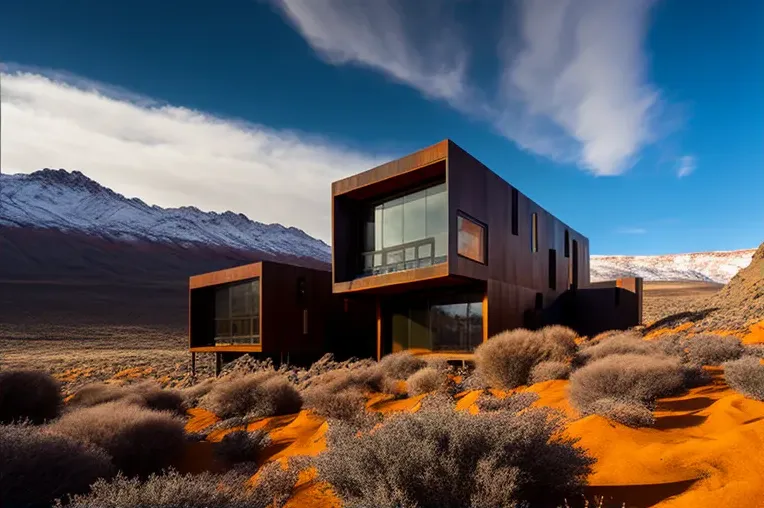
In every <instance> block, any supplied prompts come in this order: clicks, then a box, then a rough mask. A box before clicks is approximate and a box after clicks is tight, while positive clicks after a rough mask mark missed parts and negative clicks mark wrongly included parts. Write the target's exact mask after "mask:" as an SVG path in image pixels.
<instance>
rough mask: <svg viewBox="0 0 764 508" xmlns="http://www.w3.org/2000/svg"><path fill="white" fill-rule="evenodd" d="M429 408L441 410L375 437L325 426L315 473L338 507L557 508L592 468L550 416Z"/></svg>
mask: <svg viewBox="0 0 764 508" xmlns="http://www.w3.org/2000/svg"><path fill="white" fill-rule="evenodd" d="M431 398H432V399H437V398H441V399H443V400H444V402H443V403H433V404H429V403H428V404H425V403H424V402H423V404H422V407H421V409H420V410H419V411H417V412H415V413H408V412H402V413H398V414H395V415H392V416H390V417H388V418H386V419H385V421H384V422H383V423H382V425H381V426H377V427H376V428H374V429H373V430H367V431H361V432H359V431H358V430H357V428H356V427H353V426H351V425H347V424H344V423H343V422H331V423H330V425H329V431H328V433H327V442H328V448H327V451H325V452H323V453H322V454H320V455H319V456H318V457H316V459H315V464H316V467H317V470H318V473H319V475H320V478H322V479H323V480H325V481H327V482H328V483H330V484H331V486H332V488H333V490H334V492H336V493H337V495H338V496H339V497H340V498H341V499H342V501H343V503H344V504H343V505H344V506H357V507H361V506H375V507H391V508H392V507H401V508H403V507H414V506H417V507H421V508H428V507H445V508H448V507H463V506H525V504H523V503H527V505H528V506H557V504H553V503H558V502H561V501H562V499H563V498H564V497H565V496H569V495H572V494H574V493H575V492H576V491H577V490H578V489H580V487H581V486H582V485H583V484H584V483H585V479H586V476H587V474H588V473H589V472H590V470H591V465H592V463H593V461H592V460H591V459H590V458H588V457H587V456H586V454H585V452H584V451H583V450H582V449H581V448H579V447H577V446H576V441H575V440H573V439H570V438H567V437H565V436H563V435H562V434H561V432H560V431H561V430H562V427H563V423H562V420H561V419H560V418H559V416H557V415H556V414H555V413H553V412H552V411H550V410H548V409H545V408H541V409H528V410H526V411H522V412H520V413H513V412H511V411H493V412H486V413H478V414H476V415H472V414H470V413H468V412H466V411H455V410H454V409H453V407H452V404H451V403H449V401H448V400H446V398H445V396H443V395H440V396H431V397H426V398H425V400H428V399H431ZM451 402H452V401H451Z"/></svg>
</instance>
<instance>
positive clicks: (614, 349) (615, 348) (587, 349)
mask: <svg viewBox="0 0 764 508" xmlns="http://www.w3.org/2000/svg"><path fill="white" fill-rule="evenodd" d="M659 353H661V350H660V348H659V347H658V346H657V345H656V344H655V343H653V342H649V341H646V340H644V339H642V338H641V337H640V336H639V335H637V334H634V333H631V332H623V333H615V334H610V335H608V336H607V337H604V338H602V339H600V340H598V341H596V342H592V343H590V344H587V345H585V346H584V347H582V348H581V351H579V353H578V355H576V358H575V360H574V363H575V364H576V365H579V366H580V365H585V364H586V363H589V362H592V361H595V360H599V359H601V358H605V357H606V356H610V355H627V354H630V355H655V354H659Z"/></svg>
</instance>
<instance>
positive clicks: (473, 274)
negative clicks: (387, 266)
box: [332, 140, 589, 356]
mask: <svg viewBox="0 0 764 508" xmlns="http://www.w3.org/2000/svg"><path fill="white" fill-rule="evenodd" d="M431 181H442V182H445V185H446V196H447V198H446V199H447V210H448V211H447V221H448V222H447V231H448V244H447V245H448V247H447V258H446V261H445V262H444V263H442V264H437V265H433V266H427V267H419V268H411V269H408V270H403V271H397V272H392V273H384V274H376V275H368V276H363V277H359V276H358V273H359V269H360V263H361V256H360V254H361V252H362V241H363V238H362V229H361V226H360V221H361V220H362V219H361V217H360V215H361V214H362V213H363V211H362V210H363V208H364V206H368V203H369V202H370V201H374V200H375V199H378V198H384V197H385V196H394V195H396V193H400V192H403V191H405V190H406V189H412V188H416V187H417V186H421V185H422V184H424V183H425V182H431ZM513 193H514V195H515V197H516V203H517V204H516V212H517V213H516V217H515V218H514V219H513V212H514V211H515V210H514V206H513ZM533 214H536V216H537V219H536V220H537V235H536V236H537V240H536V245H537V249H536V251H535V252H534V251H533V249H532V231H531V230H532V221H533V219H532V216H533ZM459 215H462V216H466V217H468V218H470V219H473V220H475V221H477V222H478V223H480V224H482V225H484V226H485V228H486V239H485V247H484V249H485V263H480V262H477V261H473V260H472V259H468V258H467V257H463V256H461V255H459V254H458V253H457V252H458V244H457V236H458V233H457V217H458V216H459ZM513 220H514V221H516V228H517V231H516V232H517V234H513ZM566 242H567V246H566ZM550 251H554V252H550ZM552 263H553V265H554V266H551V267H550V265H551V264H552ZM550 270H551V271H553V272H554V273H553V274H550ZM332 275H333V291H334V293H335V294H347V295H357V296H364V295H374V297H375V298H376V299H377V306H378V307H379V305H380V302H384V301H385V299H386V298H389V297H390V295H396V294H402V293H406V292H408V291H412V290H415V289H419V288H445V287H456V286H459V285H463V284H468V283H471V284H473V287H474V285H477V286H478V287H479V288H481V290H482V291H483V292H484V298H483V340H486V339H487V337H489V336H491V335H494V334H496V333H499V332H501V331H503V330H506V329H511V328H517V327H521V326H528V324H529V322H528V320H529V316H530V315H532V314H534V313H536V314H538V312H539V309H538V304H539V299H540V300H541V304H542V307H547V306H549V305H550V304H551V303H552V302H553V301H554V300H556V299H557V298H558V297H559V296H560V295H562V294H563V293H564V292H566V291H567V290H569V289H575V288H578V287H585V286H587V285H588V284H589V240H588V239H587V238H586V237H585V236H583V235H582V234H580V233H579V232H577V231H575V230H574V229H572V228H570V227H569V226H567V225H566V224H564V223H563V222H562V221H560V220H559V219H557V218H556V217H554V216H553V215H551V214H550V213H549V212H547V211H546V210H544V209H543V208H541V207H540V206H539V205H538V204H537V203H535V202H534V201H532V200H531V199H529V198H528V197H527V196H525V195H524V194H522V193H521V192H519V191H517V190H516V189H515V188H513V187H512V186H511V185H510V184H509V183H507V182H506V181H505V180H503V179H502V178H501V177H499V176H498V175H497V174H496V173H494V172H493V171H491V170H490V169H488V168H487V167H486V166H484V165H483V164H482V163H480V162H479V161H478V160H477V159H475V158H474V157H472V156H471V155H470V154H468V153H467V152H466V151H464V150H463V149H461V148H460V147H459V146H457V145H456V144H455V143H453V142H452V141H450V140H444V141H442V142H440V143H437V144H436V145H433V146H430V147H428V148H425V149H423V150H420V151H418V152H416V153H414V154H411V155H408V156H406V157H403V158H401V159H398V160H395V161H392V162H388V163H386V164H383V165H381V166H378V167H376V168H373V169H370V170H368V171H365V172H362V173H359V174H356V175H353V176H350V177H348V178H345V179H343V180H339V181H337V182H334V183H333V184H332ZM552 285H554V286H555V287H551V286H552ZM380 314H381V313H380V311H379V310H378V313H377V315H378V316H377V321H378V324H377V344H378V354H377V355H378V356H380V355H381V354H384V353H386V352H388V351H383V350H382V349H383V347H382V341H383V339H382V336H383V334H384V330H382V328H383V323H382V317H381V315H380Z"/></svg>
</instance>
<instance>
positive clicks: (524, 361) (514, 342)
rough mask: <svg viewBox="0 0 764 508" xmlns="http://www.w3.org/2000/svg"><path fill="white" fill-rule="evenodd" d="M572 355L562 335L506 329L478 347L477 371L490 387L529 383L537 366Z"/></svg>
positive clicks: (513, 386)
mask: <svg viewBox="0 0 764 508" xmlns="http://www.w3.org/2000/svg"><path fill="white" fill-rule="evenodd" d="M569 354H570V350H569V348H568V347H567V346H566V338H565V337H564V336H563V335H562V334H555V333H549V334H547V335H545V334H542V333H538V332H532V331H530V330H525V329H523V328H518V329H516V330H511V331H506V332H502V333H500V334H498V335H496V336H494V337H492V338H490V339H488V341H487V342H485V343H483V344H481V345H480V346H478V348H477V349H476V350H475V367H476V369H475V371H476V374H477V375H478V376H479V378H480V379H482V380H483V381H484V382H486V383H487V384H488V385H489V386H493V387H495V388H505V389H509V388H515V387H517V386H520V385H524V384H526V383H527V382H528V376H529V374H530V371H531V369H532V368H533V366H534V365H536V364H538V363H541V362H543V361H547V360H555V361H565V360H567V358H568V356H569Z"/></svg>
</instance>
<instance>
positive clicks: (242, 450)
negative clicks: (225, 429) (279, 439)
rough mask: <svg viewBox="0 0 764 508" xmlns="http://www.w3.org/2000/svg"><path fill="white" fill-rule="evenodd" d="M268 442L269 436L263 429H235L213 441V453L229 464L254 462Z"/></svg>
mask: <svg viewBox="0 0 764 508" xmlns="http://www.w3.org/2000/svg"><path fill="white" fill-rule="evenodd" d="M270 442H271V438H270V436H269V435H268V432H267V431H266V430H264V429H257V430H255V431H252V432H248V431H246V430H235V431H233V432H229V433H228V434H226V435H225V436H223V439H221V440H220V442H219V443H215V455H217V456H218V457H220V458H221V459H223V460H225V461H226V462H228V463H229V464H236V463H238V462H254V461H256V460H257V459H258V458H259V457H260V454H261V452H262V451H263V449H264V448H265V447H266V446H268V445H269V444H270Z"/></svg>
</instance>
